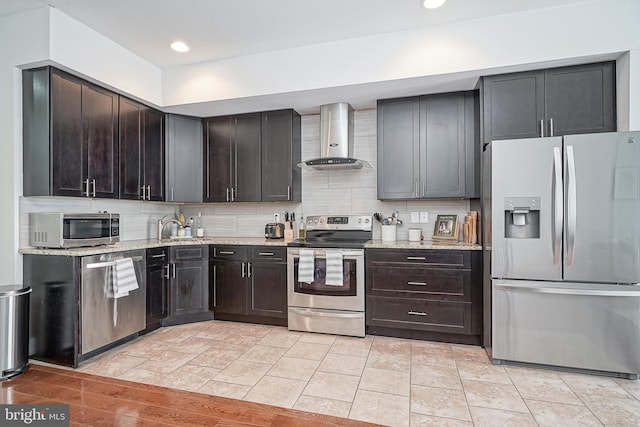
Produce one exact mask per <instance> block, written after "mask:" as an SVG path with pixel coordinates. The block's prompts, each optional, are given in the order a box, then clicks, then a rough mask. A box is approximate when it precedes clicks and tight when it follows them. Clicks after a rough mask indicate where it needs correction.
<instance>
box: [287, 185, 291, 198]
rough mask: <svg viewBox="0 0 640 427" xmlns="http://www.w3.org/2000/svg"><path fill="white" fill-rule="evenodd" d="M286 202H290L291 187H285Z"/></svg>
mask: <svg viewBox="0 0 640 427" xmlns="http://www.w3.org/2000/svg"><path fill="white" fill-rule="evenodd" d="M287 200H291V186H290V185H287Z"/></svg>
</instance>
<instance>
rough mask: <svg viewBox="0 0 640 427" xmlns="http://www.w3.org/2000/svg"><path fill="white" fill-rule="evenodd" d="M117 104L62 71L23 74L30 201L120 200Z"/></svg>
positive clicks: (26, 183) (25, 158)
mask: <svg viewBox="0 0 640 427" xmlns="http://www.w3.org/2000/svg"><path fill="white" fill-rule="evenodd" d="M118 98H119V96H118V95H117V94H115V93H113V92H110V91H108V90H106V89H103V88H101V87H98V86H96V85H94V84H91V83H89V82H86V81H84V80H82V79H79V78H77V77H74V76H72V75H70V74H67V73H65V72H63V71H60V70H57V69H54V68H51V67H43V68H37V69H32V70H25V71H23V117H24V126H23V132H24V134H23V141H24V146H23V147H24V151H23V161H24V164H23V167H24V184H23V185H24V187H23V190H24V195H25V196H75V197H102V198H118V195H119V194H118V193H119V185H118V176H119V174H118V165H119V152H118Z"/></svg>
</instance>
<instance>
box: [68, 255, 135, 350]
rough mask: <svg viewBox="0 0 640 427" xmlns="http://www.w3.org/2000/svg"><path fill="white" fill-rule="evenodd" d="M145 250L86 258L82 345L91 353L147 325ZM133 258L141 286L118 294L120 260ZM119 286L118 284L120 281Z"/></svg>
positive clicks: (83, 269)
mask: <svg viewBox="0 0 640 427" xmlns="http://www.w3.org/2000/svg"><path fill="white" fill-rule="evenodd" d="M145 255H146V254H145V251H144V250H136V251H125V252H115V253H109V254H102V255H95V256H87V257H83V258H82V282H81V287H80V349H81V354H87V353H89V352H91V351H93V350H96V349H98V348H100V347H103V346H106V345H108V344H110V343H112V342H115V341H117V340H119V339H121V338H125V337H127V336H129V335H132V334H135V333H137V332H139V331H141V330H143V329H144V328H145V323H146V299H145V298H146V275H145V267H146V256H145ZM126 258H131V260H132V262H133V267H134V270H135V276H136V280H137V289H135V290H131V291H129V292H128V294H127V295H123V296H120V295H118V297H115V296H114V280H115V279H114V269H115V268H116V264H117V261H118V260H123V259H126ZM116 286H117V285H116Z"/></svg>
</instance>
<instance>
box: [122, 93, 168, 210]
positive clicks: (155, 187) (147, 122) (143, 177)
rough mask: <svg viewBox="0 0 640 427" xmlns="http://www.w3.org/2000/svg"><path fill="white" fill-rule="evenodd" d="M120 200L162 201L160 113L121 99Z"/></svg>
mask: <svg viewBox="0 0 640 427" xmlns="http://www.w3.org/2000/svg"><path fill="white" fill-rule="evenodd" d="M120 198H121V199H132V200H156V201H159V200H164V114H163V113H162V112H160V111H157V110H154V109H152V108H150V107H148V106H146V105H143V104H141V103H139V102H136V101H133V100H131V99H128V98H125V97H123V96H121V97H120Z"/></svg>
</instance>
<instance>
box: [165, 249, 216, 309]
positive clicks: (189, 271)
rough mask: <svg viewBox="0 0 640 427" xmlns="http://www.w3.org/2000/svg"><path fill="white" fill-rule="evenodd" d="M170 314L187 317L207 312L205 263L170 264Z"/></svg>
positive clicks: (206, 271) (206, 273)
mask: <svg viewBox="0 0 640 427" xmlns="http://www.w3.org/2000/svg"><path fill="white" fill-rule="evenodd" d="M170 268H171V270H172V271H171V279H170V280H171V281H170V291H171V299H170V314H171V315H172V316H180V315H188V314H194V313H201V312H205V311H208V308H209V307H208V287H207V282H208V280H207V279H208V270H207V262H203V261H187V262H179V263H175V264H171V266H170Z"/></svg>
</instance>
